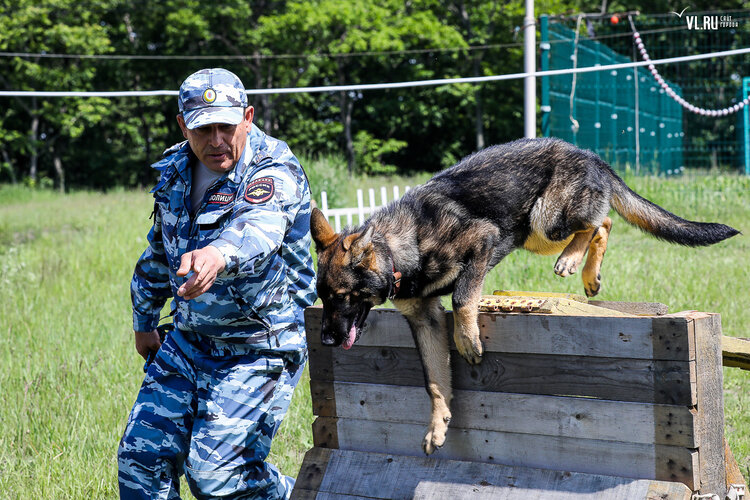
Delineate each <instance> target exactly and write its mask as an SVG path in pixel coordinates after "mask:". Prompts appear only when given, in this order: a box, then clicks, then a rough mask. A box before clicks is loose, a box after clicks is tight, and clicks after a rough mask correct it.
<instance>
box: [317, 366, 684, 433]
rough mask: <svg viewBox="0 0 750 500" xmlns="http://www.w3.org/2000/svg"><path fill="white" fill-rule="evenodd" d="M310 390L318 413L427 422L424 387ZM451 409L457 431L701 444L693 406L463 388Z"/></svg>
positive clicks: (340, 385)
mask: <svg viewBox="0 0 750 500" xmlns="http://www.w3.org/2000/svg"><path fill="white" fill-rule="evenodd" d="M310 390H311V393H312V399H313V413H314V414H315V415H317V416H322V417H339V418H353V419H358V420H379V421H383V422H404V423H413V424H422V425H425V426H426V425H427V423H428V422H429V416H430V400H429V398H428V396H427V393H426V391H425V390H424V388H423V387H408V386H385V385H375V384H355V383H346V382H335V383H331V382H321V381H316V380H312V381H311V382H310ZM451 413H452V415H453V417H452V419H451V428H453V427H457V428H463V429H478V430H485V431H498V432H511V433H520V434H539V435H544V436H555V437H568V438H580V439H596V440H605V441H630V442H634V443H643V444H652V443H654V444H666V445H673V446H684V447H687V448H696V447H697V443H696V440H695V436H694V433H693V430H694V428H695V424H696V422H695V413H694V412H693V411H691V410H690V408H688V407H687V406H675V405H653V404H642V403H629V402H621V401H607V400H596V399H589V398H574V397H556V396H539V395H533V394H510V393H501V392H499V393H491V392H485V391H460V390H459V391H455V392H454V398H453V402H452V403H451Z"/></svg>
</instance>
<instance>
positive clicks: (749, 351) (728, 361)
mask: <svg viewBox="0 0 750 500" xmlns="http://www.w3.org/2000/svg"><path fill="white" fill-rule="evenodd" d="M721 350H722V362H723V363H724V366H733V367H736V368H742V369H743V370H750V339H741V338H735V337H727V336H726V335H724V336H722V337H721Z"/></svg>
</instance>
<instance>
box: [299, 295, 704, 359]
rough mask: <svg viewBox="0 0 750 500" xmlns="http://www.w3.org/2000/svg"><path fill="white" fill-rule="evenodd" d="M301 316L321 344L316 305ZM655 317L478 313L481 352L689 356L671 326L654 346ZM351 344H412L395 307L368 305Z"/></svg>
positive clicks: (311, 341)
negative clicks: (665, 344) (664, 345)
mask: <svg viewBox="0 0 750 500" xmlns="http://www.w3.org/2000/svg"><path fill="white" fill-rule="evenodd" d="M446 314H447V315H448V322H447V323H448V325H449V335H450V336H451V337H452V329H453V317H452V315H451V313H450V312H447V313H446ZM305 317H306V321H307V323H306V324H307V332H308V334H307V339H308V344H309V345H316V346H319V345H321V344H320V321H321V317H322V308H321V307H310V308H308V309H307V311H306V316H305ZM657 319H659V318H650V317H622V318H612V317H609V318H608V317H580V316H556V315H548V314H506V313H480V314H479V329H480V335H481V339H482V342H483V344H484V348H485V351H486V352H504V353H529V354H551V353H554V354H557V355H569V356H593V357H604V358H633V359H657V360H671V361H689V360H692V359H693V358H692V357H691V355H692V354H693V353H694V349H693V350H692V351H691V349H690V345H689V344H688V342H689V339H688V337H686V336H683V337H679V335H677V334H676V333H677V332H678V331H677V330H675V332H673V336H672V338H670V339H669V341H670V348H669V349H658V348H655V347H654V335H653V330H652V321H654V320H657ZM684 321H685V320H684V319H683V322H684ZM357 346H358V347H361V346H371V347H414V340H413V338H412V335H411V332H410V330H409V325H408V323H407V322H406V319H405V318H404V317H403V316H402V315H401V313H399V312H398V311H396V310H395V309H373V310H372V311H370V314H369V316H368V318H367V327H366V330H365V331H364V333H363V334H362V336H361V337H360V339H359V340H358V341H357ZM453 349H455V346H453Z"/></svg>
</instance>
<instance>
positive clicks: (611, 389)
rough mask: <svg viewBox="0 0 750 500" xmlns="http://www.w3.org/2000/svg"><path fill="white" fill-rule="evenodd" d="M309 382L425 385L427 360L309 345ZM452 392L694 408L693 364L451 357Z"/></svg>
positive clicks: (403, 351) (404, 351)
mask: <svg viewBox="0 0 750 500" xmlns="http://www.w3.org/2000/svg"><path fill="white" fill-rule="evenodd" d="M309 349H310V378H311V379H313V380H320V381H327V382H333V381H334V380H335V381H340V382H359V383H376V384H386V385H407V386H419V387H424V375H423V373H424V372H423V369H422V362H421V360H420V357H419V354H418V352H417V350H416V349H414V348H394V347H365V346H357V345H355V346H354V347H353V348H352V349H350V350H348V351H347V350H344V349H340V348H335V349H332V348H330V347H326V346H321V345H315V344H310V345H309ZM451 369H452V373H453V388H454V389H462V390H482V391H490V392H512V393H522V394H542V395H549V396H584V397H592V398H601V399H612V400H619V401H632V402H641V403H659V404H675V405H686V406H689V405H692V404H694V403H695V401H694V399H693V396H694V395H695V390H694V384H695V369H694V361H690V362H682V361H651V360H640V359H618V358H596V357H586V356H554V355H540V354H515V353H513V354H505V353H493V352H488V353H485V354H484V356H483V358H482V362H481V363H480V364H479V365H469V364H468V363H467V362H466V361H465V360H464V359H463V358H461V356H459V354H458V352H456V351H452V353H451Z"/></svg>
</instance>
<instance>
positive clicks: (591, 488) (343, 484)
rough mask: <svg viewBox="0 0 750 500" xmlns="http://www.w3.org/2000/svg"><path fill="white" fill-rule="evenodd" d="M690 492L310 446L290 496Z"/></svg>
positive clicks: (298, 499) (559, 498) (459, 498)
mask: <svg viewBox="0 0 750 500" xmlns="http://www.w3.org/2000/svg"><path fill="white" fill-rule="evenodd" d="M321 470H322V471H325V472H324V474H323V478H322V479H321V478H320V477H319V476H320V475H319V471H321ZM315 492H319V493H317V496H316V493H315ZM690 494H691V493H690V491H689V490H688V488H687V487H686V486H685V485H683V484H679V483H667V482H660V481H652V480H633V479H626V478H622V477H612V476H604V475H593V474H585V473H576V472H573V473H571V472H561V471H555V470H541V469H533V468H526V467H513V466H507V465H493V464H486V463H475V462H463V461H453V460H438V459H435V458H425V457H406V456H399V455H393V454H377V453H363V452H357V451H347V450H325V449H320V448H313V449H312V450H310V451H309V452H308V453H307V455H306V456H305V460H304V462H303V464H302V468H301V470H300V474H299V476H298V478H297V484H296V485H295V489H294V492H293V493H292V499H294V500H307V499H310V498H317V499H347V500H351V499H354V498H369V499H412V498H414V499H425V500H434V499H446V500H464V499H472V500H474V499H480V500H483V499H488V500H489V499H497V500H547V499H551V498H554V499H556V500H574V499H575V500H639V499H643V500H657V499H659V500H689V498H690Z"/></svg>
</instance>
